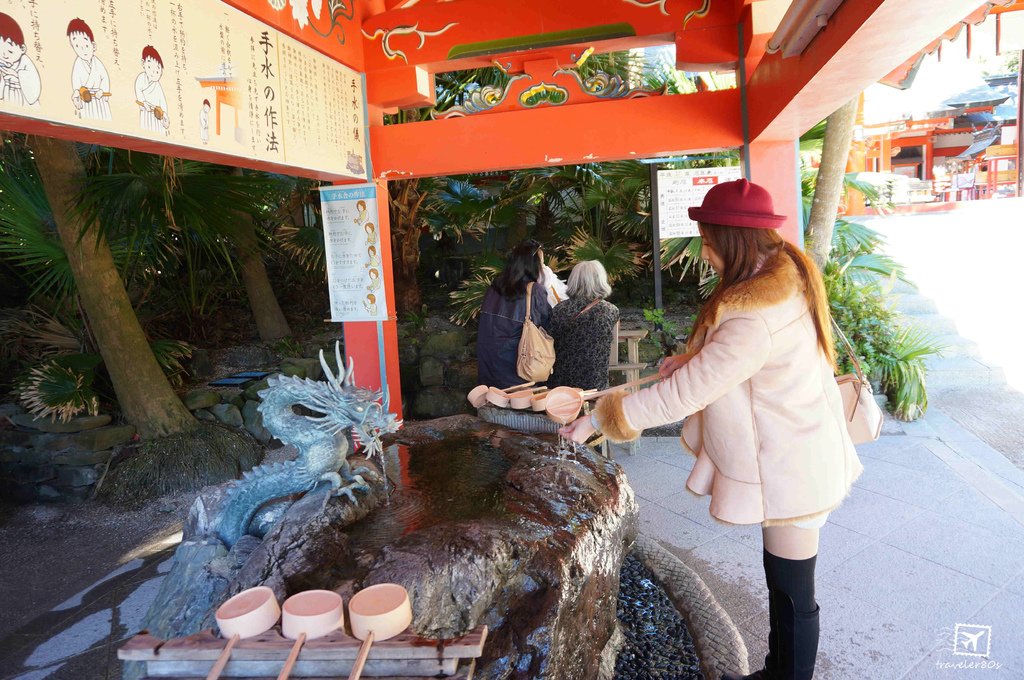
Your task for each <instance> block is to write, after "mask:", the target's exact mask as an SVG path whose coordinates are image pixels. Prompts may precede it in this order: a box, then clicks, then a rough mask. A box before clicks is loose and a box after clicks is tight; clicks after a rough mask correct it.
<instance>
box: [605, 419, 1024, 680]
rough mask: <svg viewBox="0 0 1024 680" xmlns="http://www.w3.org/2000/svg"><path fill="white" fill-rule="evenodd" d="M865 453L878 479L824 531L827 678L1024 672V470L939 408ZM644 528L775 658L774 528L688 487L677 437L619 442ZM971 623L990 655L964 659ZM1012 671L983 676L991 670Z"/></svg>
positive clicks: (891, 428)
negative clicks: (771, 596) (741, 520)
mask: <svg viewBox="0 0 1024 680" xmlns="http://www.w3.org/2000/svg"><path fill="white" fill-rule="evenodd" d="M886 429H887V431H888V432H895V434H887V435H884V436H883V437H882V438H881V439H880V440H879V441H878V442H875V443H872V444H868V445H864V446H860V447H858V452H859V454H860V458H861V461H862V463H863V464H864V468H865V470H864V473H863V475H862V476H861V478H860V479H859V480H858V481H857V482H856V484H855V485H854V489H853V491H852V492H851V494H850V496H849V497H848V498H847V499H846V501H845V502H844V503H843V505H842V506H841V507H840V508H839V509H838V510H836V511H835V512H833V513H832V515H831V516H830V518H829V521H828V523H827V524H826V525H825V526H824V527H823V528H822V531H821V542H820V548H819V554H818V562H817V580H816V588H817V600H818V603H819V604H820V605H821V642H820V645H819V653H818V666H817V668H818V670H817V672H816V674H815V677H816V678H818V679H820V680H847V679H850V680H852V679H853V678H857V679H858V680H860V679H863V678H871V679H872V680H902V679H904V678H906V679H907V680H917V679H921V680H925V679H927V680H933V679H945V678H957V679H959V678H967V677H972V678H985V679H986V680H987V679H991V680H996V679H999V680H1002V679H1007V680H1009V679H1010V678H1014V679H1018V680H1019V679H1020V678H1024V472H1022V471H1021V470H1019V469H1017V468H1015V467H1014V466H1013V465H1012V464H1011V463H1009V462H1008V461H1007V460H1006V458H1005V457H1004V456H1002V455H1001V454H999V453H998V452H997V451H995V450H993V449H992V448H991V447H989V446H988V445H986V444H985V443H984V442H982V441H981V440H980V439H978V438H977V437H975V436H974V435H972V434H971V433H970V432H968V431H967V430H965V429H963V428H962V427H960V426H959V425H958V424H957V423H956V422H955V421H953V420H952V419H951V418H949V417H948V416H946V415H945V414H943V413H942V412H941V411H940V410H938V409H936V408H933V409H932V410H931V411H930V413H929V414H928V416H926V417H925V418H924V419H922V420H920V421H918V422H916V423H905V424H896V423H890V424H889V425H888V426H887V428H886ZM613 454H614V456H615V458H616V460H617V461H618V462H619V463H620V464H621V465H622V466H623V468H624V469H625V470H626V473H627V475H628V476H629V479H630V482H631V483H632V485H633V489H634V490H635V492H636V495H637V498H638V501H639V503H640V508H641V516H640V519H641V531H642V532H643V533H644V534H646V535H648V536H650V537H652V538H654V539H656V540H658V541H660V542H661V543H662V545H663V546H665V547H666V548H667V549H669V550H670V551H671V552H672V553H673V554H675V555H676V556H677V557H679V558H680V559H681V560H682V561H683V562H684V563H686V564H687V565H688V566H689V567H691V568H692V569H693V570H694V571H696V572H697V573H698V574H700V576H701V577H702V578H703V579H704V581H705V582H706V583H707V585H708V587H709V588H710V589H711V591H712V592H713V593H714V594H715V596H716V597H717V598H718V601H719V603H720V604H721V605H722V606H723V607H724V609H725V610H726V612H727V613H728V614H729V615H730V616H731V618H732V620H733V622H734V623H735V624H736V625H737V626H738V627H739V630H740V632H741V634H742V635H743V638H744V640H745V642H746V646H747V649H748V651H749V655H750V665H751V668H755V669H756V668H760V667H761V663H762V661H763V658H764V654H765V652H766V651H767V648H766V640H767V632H768V631H767V627H768V612H767V591H766V588H765V585H764V571H763V567H762V563H761V531H760V527H759V526H757V525H754V526H733V525H727V524H724V523H721V522H718V521H717V520H715V519H713V518H712V517H711V516H710V515H709V514H708V510H707V508H708V498H706V497H704V498H701V497H698V496H696V495H694V494H693V493H691V492H689V491H688V490H686V489H685V488H684V484H685V480H686V476H687V474H688V472H689V469H690V468H691V467H692V465H693V458H692V457H691V456H689V455H687V454H685V453H683V451H682V449H681V448H680V446H679V443H678V441H677V440H676V439H675V438H671V437H650V438H645V439H643V440H642V444H641V446H640V447H639V452H638V455H635V456H630V455H629V453H628V450H627V449H626V448H625V447H621V446H616V447H614V448H613ZM957 624H972V625H974V626H990V627H991V628H990V629H981V628H970V629H967V628H963V627H962V628H961V631H960V634H959V636H958V640H959V641H960V642H961V645H960V649H959V651H961V652H964V651H973V650H971V649H968V648H967V647H965V645H964V643H966V642H968V639H967V638H965V637H964V633H970V634H974V633H976V632H978V631H983V632H982V635H981V636H980V637H979V638H978V645H979V648H978V649H979V651H983V648H984V647H985V644H986V643H985V640H986V639H987V640H988V645H989V653H988V656H987V658H986V657H979V656H968V655H964V654H954V653H953V650H952V644H953V639H954V636H955V635H956V626H957ZM997 664H998V665H999V667H998V668H983V667H980V666H984V665H991V666H996V665H997Z"/></svg>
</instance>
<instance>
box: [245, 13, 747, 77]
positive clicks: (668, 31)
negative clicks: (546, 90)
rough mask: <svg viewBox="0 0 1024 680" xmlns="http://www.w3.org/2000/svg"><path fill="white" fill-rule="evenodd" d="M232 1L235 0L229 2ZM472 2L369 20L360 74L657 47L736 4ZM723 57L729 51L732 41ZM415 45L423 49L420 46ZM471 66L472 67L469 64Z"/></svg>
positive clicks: (728, 20) (725, 22) (722, 19)
mask: <svg viewBox="0 0 1024 680" xmlns="http://www.w3.org/2000/svg"><path fill="white" fill-rule="evenodd" d="M236 1H238V0H236ZM704 5H705V0H558V1H557V2H552V0H517V2H508V0H472V1H464V2H452V3H449V2H442V3H425V2H421V3H418V4H415V5H413V6H411V7H407V8H404V9H395V10H391V11H386V12H382V13H380V14H377V15H375V16H372V17H369V18H368V19H367V20H366V21H365V22H364V23H363V28H362V30H363V34H364V35H365V36H367V41H366V47H365V52H366V54H365V64H366V71H367V72H370V71H375V70H381V69H387V68H393V67H396V66H415V65H423V66H427V67H428V69H429V70H430V71H432V72H434V73H438V72H443V71H449V70H458V69H461V68H465V67H466V64H467V62H466V60H468V59H471V58H476V59H479V58H480V57H481V55H483V56H487V55H496V54H502V53H505V54H508V53H513V52H518V51H523V50H527V49H537V48H543V47H552V46H557V45H589V44H593V43H595V42H599V41H603V40H612V39H617V40H619V46H620V48H626V47H629V42H628V41H629V39H630V38H634V37H635V38H636V40H637V41H638V44H640V45H650V44H651V42H650V37H651V36H662V39H663V42H664V43H670V42H672V41H673V39H674V38H673V36H674V35H675V34H676V33H677V32H679V31H683V30H690V29H693V30H701V29H708V28H714V27H722V26H733V27H734V26H735V25H736V23H737V20H738V17H739V11H740V9H741V8H742V2H739V0H711V1H710V3H709V5H708V7H707V11H706V13H705V12H703V11H702V10H703V9H704ZM729 38H730V39H729V40H728V41H727V43H728V44H724V45H723V46H722V49H723V50H726V51H730V52H731V51H734V44H735V42H736V41H735V38H733V37H732V36H730V37H729ZM421 42H422V44H421ZM470 63H476V62H470Z"/></svg>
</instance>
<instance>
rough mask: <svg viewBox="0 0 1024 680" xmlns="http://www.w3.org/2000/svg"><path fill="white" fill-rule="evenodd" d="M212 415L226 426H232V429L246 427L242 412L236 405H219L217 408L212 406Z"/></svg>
mask: <svg viewBox="0 0 1024 680" xmlns="http://www.w3.org/2000/svg"><path fill="white" fill-rule="evenodd" d="M243 405H244V404H243ZM210 413H212V414H213V415H214V416H215V417H216V418H217V420H219V421H220V422H222V423H224V424H225V425H230V426H231V427H242V426H243V425H244V423H243V421H242V412H241V411H240V410H239V409H238V407H237V406H235V405H234V404H217V405H216V406H211V407H210Z"/></svg>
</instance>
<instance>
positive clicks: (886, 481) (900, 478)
mask: <svg viewBox="0 0 1024 680" xmlns="http://www.w3.org/2000/svg"><path fill="white" fill-rule="evenodd" d="M863 463H864V473H863V474H862V475H861V476H860V478H859V479H858V480H857V485H858V486H859V487H861V488H864V489H867V490H869V491H874V492H876V493H880V494H882V495H885V496H888V497H890V498H894V499H897V500H901V501H905V502H907V503H911V504H913V505H916V506H918V507H922V508H930V509H936V508H938V507H940V506H941V505H942V502H943V500H944V499H945V498H946V497H948V496H951V495H953V494H954V493H956V492H957V491H962V490H963V489H965V488H967V487H968V484H967V483H966V482H964V481H963V480H962V479H961V478H960V477H959V475H957V474H956V473H954V472H953V471H952V470H950V471H948V472H946V473H945V474H942V475H938V474H927V473H923V472H918V471H915V470H911V469H909V468H906V467H903V466H901V465H895V464H893V463H889V462H886V461H884V460H870V459H869V460H865V461H863Z"/></svg>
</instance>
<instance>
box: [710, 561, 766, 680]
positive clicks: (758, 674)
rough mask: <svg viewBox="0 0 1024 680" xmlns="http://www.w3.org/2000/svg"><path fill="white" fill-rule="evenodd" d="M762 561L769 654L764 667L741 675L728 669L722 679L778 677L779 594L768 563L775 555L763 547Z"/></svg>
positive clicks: (754, 679)
mask: <svg viewBox="0 0 1024 680" xmlns="http://www.w3.org/2000/svg"><path fill="white" fill-rule="evenodd" d="M761 552H762V562H763V563H764V578H765V582H766V583H767V585H768V654H766V655H765V657H764V668H762V669H761V670H759V671H755V672H753V673H750V674H748V675H740V674H739V673H732V672H730V671H726V672H725V673H723V674H722V680H776V678H777V677H778V661H779V653H780V650H779V606H778V604H779V603H778V600H779V596H778V595H777V594H776V591H775V587H774V584H773V583H772V579H771V573H772V571H771V568H770V565H769V564H768V560H769V558H772V557H775V556H774V555H771V554H770V553H769V552H768V551H767V550H764V549H763V548H762V549H761Z"/></svg>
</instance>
